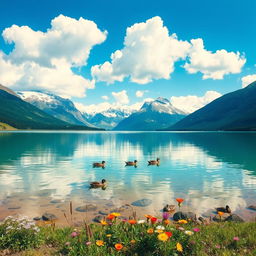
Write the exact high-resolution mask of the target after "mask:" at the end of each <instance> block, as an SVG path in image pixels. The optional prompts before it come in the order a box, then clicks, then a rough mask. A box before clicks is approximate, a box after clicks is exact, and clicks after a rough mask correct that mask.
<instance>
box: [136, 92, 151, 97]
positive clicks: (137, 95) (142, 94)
mask: <svg viewBox="0 0 256 256" xmlns="http://www.w3.org/2000/svg"><path fill="white" fill-rule="evenodd" d="M146 92H148V91H140V90H138V91H136V97H138V98H142V97H143V96H144V94H145V93H146Z"/></svg>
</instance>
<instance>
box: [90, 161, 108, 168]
mask: <svg viewBox="0 0 256 256" xmlns="http://www.w3.org/2000/svg"><path fill="white" fill-rule="evenodd" d="M105 163H106V162H105V161H102V162H101V163H93V164H92V165H93V168H95V167H102V168H105Z"/></svg>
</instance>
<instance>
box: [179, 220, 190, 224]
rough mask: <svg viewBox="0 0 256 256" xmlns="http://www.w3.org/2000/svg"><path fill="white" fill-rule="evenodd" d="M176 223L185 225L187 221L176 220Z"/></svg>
mask: <svg viewBox="0 0 256 256" xmlns="http://www.w3.org/2000/svg"><path fill="white" fill-rule="evenodd" d="M178 223H179V224H187V223H188V221H187V220H178Z"/></svg>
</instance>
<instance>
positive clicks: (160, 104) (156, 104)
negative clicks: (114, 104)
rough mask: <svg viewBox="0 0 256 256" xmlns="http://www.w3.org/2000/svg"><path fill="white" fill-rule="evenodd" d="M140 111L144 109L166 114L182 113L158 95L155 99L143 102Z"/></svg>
mask: <svg viewBox="0 0 256 256" xmlns="http://www.w3.org/2000/svg"><path fill="white" fill-rule="evenodd" d="M140 111H141V112H144V111H152V112H159V113H167V114H171V115H172V114H181V115H184V112H183V111H181V110H179V109H177V108H175V107H174V106H173V105H172V104H171V102H170V101H169V100H168V99H166V98H163V97H158V98H157V99H155V100H153V101H149V102H145V103H144V104H143V106H142V107H141V109H140Z"/></svg>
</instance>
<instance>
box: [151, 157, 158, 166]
mask: <svg viewBox="0 0 256 256" xmlns="http://www.w3.org/2000/svg"><path fill="white" fill-rule="evenodd" d="M159 164H160V158H157V159H156V160H149V161H148V165H159Z"/></svg>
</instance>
